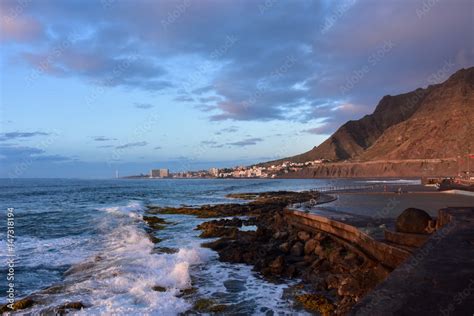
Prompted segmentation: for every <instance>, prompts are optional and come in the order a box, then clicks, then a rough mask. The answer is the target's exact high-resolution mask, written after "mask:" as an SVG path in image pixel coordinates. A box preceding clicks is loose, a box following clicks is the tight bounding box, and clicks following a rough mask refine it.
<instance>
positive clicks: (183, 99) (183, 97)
mask: <svg viewBox="0 0 474 316" xmlns="http://www.w3.org/2000/svg"><path fill="white" fill-rule="evenodd" d="M174 100H175V101H178V102H194V98H192V97H190V96H187V95H180V96H177V97H176V98H174Z"/></svg>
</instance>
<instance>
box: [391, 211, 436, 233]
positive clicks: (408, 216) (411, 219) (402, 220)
mask: <svg viewBox="0 0 474 316" xmlns="http://www.w3.org/2000/svg"><path fill="white" fill-rule="evenodd" d="M430 221H432V218H431V216H430V215H429V214H428V213H426V212H425V211H423V210H420V209H417V208H407V209H406V210H404V211H403V212H402V214H400V215H399V216H398V217H397V223H396V228H397V231H398V232H402V233H413V234H426V233H427V228H428V226H429V224H430Z"/></svg>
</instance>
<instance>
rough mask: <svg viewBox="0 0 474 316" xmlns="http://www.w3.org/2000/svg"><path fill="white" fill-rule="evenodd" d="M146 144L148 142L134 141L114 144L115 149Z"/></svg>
mask: <svg viewBox="0 0 474 316" xmlns="http://www.w3.org/2000/svg"><path fill="white" fill-rule="evenodd" d="M146 145H148V142H134V143H126V144H123V145H119V146H115V148H116V149H125V148H131V147H143V146H146Z"/></svg>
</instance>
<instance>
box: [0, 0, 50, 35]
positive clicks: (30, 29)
mask: <svg viewBox="0 0 474 316" xmlns="http://www.w3.org/2000/svg"><path fill="white" fill-rule="evenodd" d="M24 5H27V4H25V3H22V2H19V1H15V2H13V1H0V42H31V41H37V40H39V39H41V38H43V36H44V27H43V25H42V24H41V23H40V22H39V21H38V19H36V18H34V17H32V16H28V15H24V14H21V11H22V6H24Z"/></svg>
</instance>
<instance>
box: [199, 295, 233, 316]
mask: <svg viewBox="0 0 474 316" xmlns="http://www.w3.org/2000/svg"><path fill="white" fill-rule="evenodd" d="M193 309H194V310H195V311H198V312H201V313H222V312H224V311H225V310H226V309H227V305H224V304H215V303H214V301H213V300H211V299H206V298H203V299H199V300H197V301H196V302H195V303H194V306H193Z"/></svg>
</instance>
